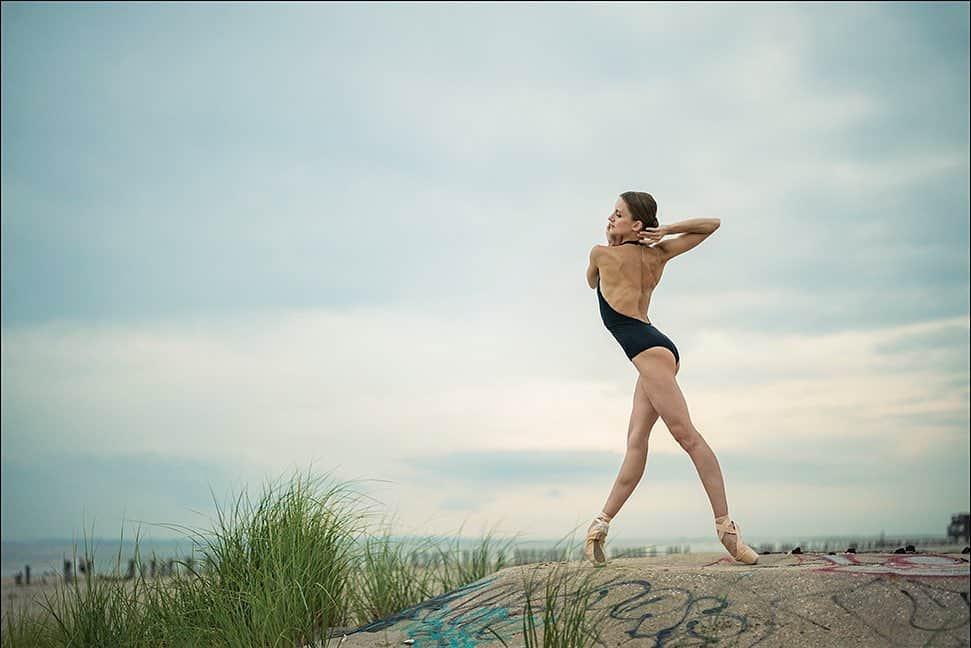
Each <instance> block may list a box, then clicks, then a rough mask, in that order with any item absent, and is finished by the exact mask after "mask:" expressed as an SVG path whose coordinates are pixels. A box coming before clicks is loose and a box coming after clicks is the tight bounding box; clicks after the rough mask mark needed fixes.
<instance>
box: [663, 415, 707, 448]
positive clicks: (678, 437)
mask: <svg viewBox="0 0 971 648" xmlns="http://www.w3.org/2000/svg"><path fill="white" fill-rule="evenodd" d="M665 423H666V424H667V426H668V430H669V431H670V432H671V436H673V437H674V440H675V441H677V442H678V445H680V446H681V447H682V448H684V449H685V450H686V451H688V452H691V451H692V450H694V449H695V448H696V447H697V446H698V442H699V441H700V440H701V435H700V434H699V433H698V430H697V429H696V428H695V426H694V425H693V424H692V423H691V421H690V420H688V421H672V422H671V423H667V422H665Z"/></svg>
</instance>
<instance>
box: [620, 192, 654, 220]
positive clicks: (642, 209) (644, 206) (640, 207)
mask: <svg viewBox="0 0 971 648" xmlns="http://www.w3.org/2000/svg"><path fill="white" fill-rule="evenodd" d="M620 197H621V198H623V199H624V202H625V203H627V208H628V209H630V215H631V217H632V218H633V219H634V220H639V221H640V222H641V225H643V226H644V227H657V201H656V200H654V196H652V195H651V194H649V193H647V192H645V191H625V192H624V193H622V194H620Z"/></svg>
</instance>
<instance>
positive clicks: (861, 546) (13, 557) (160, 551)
mask: <svg viewBox="0 0 971 648" xmlns="http://www.w3.org/2000/svg"><path fill="white" fill-rule="evenodd" d="M391 539H392V540H394V541H396V542H400V543H401V544H403V545H404V546H409V545H410V546H411V547H413V548H415V550H416V551H418V548H419V547H421V546H422V543H423V542H427V541H429V540H430V541H431V542H432V544H433V545H434V546H438V547H440V548H441V549H443V550H446V549H448V548H451V549H453V550H455V551H458V552H471V551H472V550H473V549H475V548H478V547H480V546H481V544H482V540H481V538H451V537H449V538H416V537H410V536H409V537H405V536H391ZM612 540H613V541H612V542H610V541H608V555H609V556H617V555H621V554H624V555H629V556H632V557H640V556H653V555H658V554H670V553H711V552H719V553H720V552H723V551H724V547H722V545H721V543H720V542H718V539H717V537H713V536H705V537H684V536H678V537H652V538H635V537H623V536H622V534H616V537H615V538H614V539H612ZM744 540H745V542H746V543H747V544H749V545H750V546H751V547H752V548H754V549H755V550H756V551H759V552H760V553H765V552H768V551H772V552H779V551H781V552H785V551H789V550H791V549H793V548H795V547H801V549H802V551H846V550H847V549H849V548H850V547H853V548H855V549H856V550H858V551H891V552H892V551H894V549H896V548H898V547H901V548H902V547H906V545H914V546H915V548H916V549H918V550H925V551H926V550H928V548H932V550H934V551H943V550H948V551H951V550H953V551H961V549H962V548H963V547H965V546H966V544H967V543H966V542H964V541H963V540H961V541H960V542H957V543H955V542H952V541H949V540H948V539H947V538H945V537H942V536H940V535H939V534H931V533H926V534H922V533H914V534H899V535H894V536H889V535H885V534H879V535H872V536H866V535H856V536H834V535H829V536H802V537H794V536H793V537H774V538H759V537H749V536H744ZM85 543H87V545H86V546H85ZM582 543H583V536H582V535H580V536H578V537H577V539H576V540H575V541H574V542H573V543H572V544H569V545H568V544H567V543H564V541H563V540H562V539H560V540H555V539H546V540H544V539H535V540H523V539H504V538H501V537H500V538H496V537H493V538H491V539H490V546H491V547H493V548H495V547H499V546H503V547H504V548H505V553H506V555H507V564H510V562H512V563H515V562H517V561H518V562H535V561H538V560H552V559H556V558H555V555H556V554H557V552H558V551H563V550H564V548H566V549H568V550H571V551H574V552H575V553H574V554H573V555H574V557H578V556H579V555H582V554H578V553H576V547H575V546H573V545H579V547H580V550H582ZM423 546H424V548H426V549H427V547H428V545H427V544H424V545H423ZM203 547H204V545H202V546H200V538H198V537H196V538H188V537H186V538H160V539H155V538H145V537H142V538H139V540H138V545H137V551H138V554H139V558H140V560H141V562H142V563H143V564H148V563H149V562H150V561H151V560H152V559H153V558H154V559H155V560H157V561H158V563H159V564H165V563H167V562H168V561H169V560H170V559H171V560H178V561H185V560H186V559H187V558H192V559H194V560H195V561H201V559H202V557H203V551H202V550H203ZM135 552H136V544H135V542H134V540H121V539H119V538H113V539H105V538H95V539H91V538H88V539H86V540H73V539H38V540H18V541H2V542H0V558H2V560H0V575H2V577H3V578H4V579H8V578H13V577H14V576H15V575H16V574H17V573H18V572H19V573H24V572H25V566H26V565H29V566H30V570H31V579H32V580H34V579H40V578H41V577H42V576H43V575H44V574H45V573H47V574H50V575H58V574H63V571H64V561H66V560H68V561H71V568H72V571H73V572H74V573H77V568H78V566H79V565H80V563H81V561H83V560H84V558H85V555H86V554H87V557H88V559H90V560H91V561H92V571H93V573H96V574H115V573H122V574H124V573H125V572H126V570H127V568H128V561H129V560H130V559H133V558H135ZM433 553H434V552H433ZM466 555H467V554H466Z"/></svg>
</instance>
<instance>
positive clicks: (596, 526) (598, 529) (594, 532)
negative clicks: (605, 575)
mask: <svg viewBox="0 0 971 648" xmlns="http://www.w3.org/2000/svg"><path fill="white" fill-rule="evenodd" d="M607 530H608V526H607V525H606V524H605V523H604V522H602V521H600V520H594V521H593V523H592V524H591V525H590V528H589V529H587V541H586V543H585V544H584V546H583V553H584V554H585V555H586V556H587V560H589V561H590V562H591V563H593V566H594V567H603V566H604V565H606V564H607V556H606V555H604V542H605V541H606V540H607Z"/></svg>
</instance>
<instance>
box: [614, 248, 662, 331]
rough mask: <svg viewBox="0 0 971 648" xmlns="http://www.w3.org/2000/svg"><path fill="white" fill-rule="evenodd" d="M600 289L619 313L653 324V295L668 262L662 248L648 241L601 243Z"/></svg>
mask: <svg viewBox="0 0 971 648" xmlns="http://www.w3.org/2000/svg"><path fill="white" fill-rule="evenodd" d="M598 248H599V250H600V251H599V254H598V255H597V268H598V271H599V274H600V292H601V294H602V295H603V297H604V299H605V300H607V303H608V304H609V305H610V307H611V308H613V309H614V310H615V311H617V312H618V313H621V314H623V315H627V316H629V317H633V318H634V319H638V320H640V321H642V322H645V323H647V324H650V323H651V322H650V320H648V318H647V311H648V309H649V307H650V305H651V295H653V294H654V288H656V287H657V285H658V282H660V281H661V274H662V273H663V272H664V265H665V263H666V261H665V259H664V257H663V256H662V253H661V251H660V250H658V249H655V248H654V247H652V246H650V245H647V244H644V243H637V244H629V245H614V246H606V245H601V246H598Z"/></svg>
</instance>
